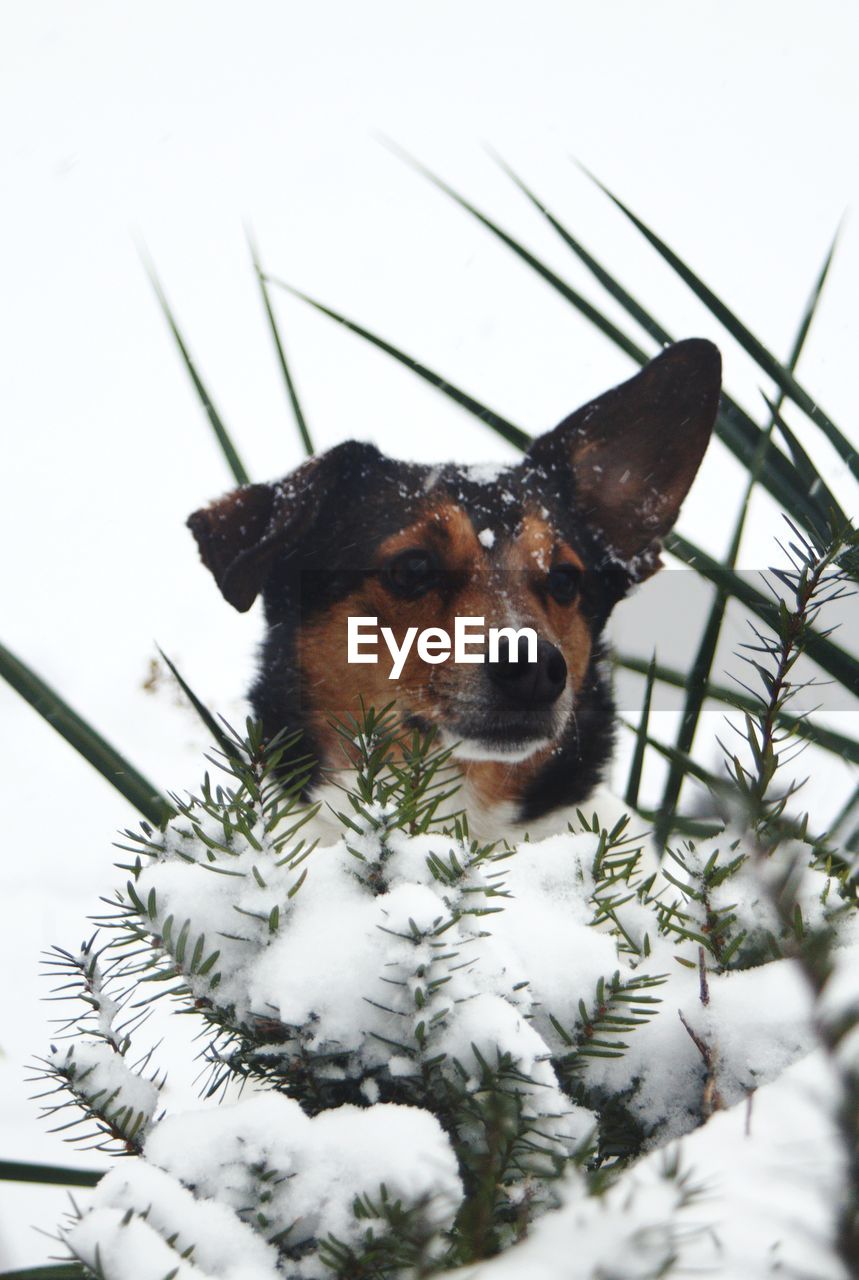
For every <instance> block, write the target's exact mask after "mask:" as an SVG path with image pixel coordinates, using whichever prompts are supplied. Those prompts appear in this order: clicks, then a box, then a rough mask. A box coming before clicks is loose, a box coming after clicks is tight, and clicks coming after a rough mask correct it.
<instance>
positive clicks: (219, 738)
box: [156, 646, 236, 760]
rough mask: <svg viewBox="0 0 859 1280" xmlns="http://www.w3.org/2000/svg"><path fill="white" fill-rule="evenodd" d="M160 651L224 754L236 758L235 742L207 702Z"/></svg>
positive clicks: (161, 651)
mask: <svg viewBox="0 0 859 1280" xmlns="http://www.w3.org/2000/svg"><path fill="white" fill-rule="evenodd" d="M157 647H158V646H156V648H157ZM158 652H159V653H160V654H161V657H162V658H163V659H164V661H165V662H166V663H167V666H168V667H169V668H170V672H171V674H172V676H173V678H174V680H175V681H176V683H177V684H178V686H179V688H180V689H181V690H182V692H183V693H184V695H185V697H186V698H187V699H188V701H189V702H190V703H191V706H192V707H193V708H194V710H195V711H196V712H197V715H198V716H199V717H200V719H201V720H202V721H203V724H204V725H205V726H206V728H207V729H208V730H209V733H210V734H211V735H212V737H213V738H214V739H215V741H216V742H217V744H218V746H219V747H220V748H221V750H222V751H223V753H224V755H225V756H226V757H227V758H228V759H229V760H232V759H234V758H235V755H236V747H235V743H232V742H231V741H230V739H229V738H228V737H227V735H226V734H225V733H224V731H223V729H222V728H221V726H220V725H219V724H218V722H217V720H216V719H215V717H214V716H213V715H212V713H211V711H210V710H209V708H208V707H207V706H206V704H205V702H203V701H202V700H201V699H200V698H198V697H197V695H196V693H195V692H194V690H193V689H192V688H191V686H190V685H189V684H188V682H187V680H185V679H184V678H183V676H182V675H181V674H180V673H179V671H178V670H177V668H176V667H175V666H174V665H173V663H172V662H171V661H170V659H169V658H168V657H167V654H166V653H165V652H164V650H163V649H160V648H159V649H158Z"/></svg>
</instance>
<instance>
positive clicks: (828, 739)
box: [615, 653, 859, 764]
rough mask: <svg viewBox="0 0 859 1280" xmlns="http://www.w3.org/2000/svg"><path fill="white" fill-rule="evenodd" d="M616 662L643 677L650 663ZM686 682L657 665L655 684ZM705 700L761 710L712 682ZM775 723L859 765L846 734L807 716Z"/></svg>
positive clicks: (629, 658) (785, 716)
mask: <svg viewBox="0 0 859 1280" xmlns="http://www.w3.org/2000/svg"><path fill="white" fill-rule="evenodd" d="M615 662H616V663H617V665H618V666H619V667H623V668H624V670H626V671H634V672H635V673H636V675H642V676H646V675H647V673H648V671H649V670H650V663H649V662H646V661H645V659H644V658H636V657H635V656H634V654H628V653H624V654H616V655H615ZM688 682H689V677H688V675H687V674H686V672H685V671H676V670H675V669H674V668H672V667H665V666H662V665H661V664H660V663H657V664H656V683H657V684H667V685H668V686H669V687H670V688H673V689H685V688H686V686H687V684H688ZM704 697H705V698H706V699H708V700H710V701H713V702H719V703H721V704H722V705H723V706H725V707H728V708H730V709H731V710H740V711H749V712H752V711H759V710H760V703H758V702H755V700H754V698H752V697H750V696H749V694H747V693H743V691H742V690H741V689H740V688H736V689H734V688H731V687H729V686H728V685H723V684H716V683H714V682H712V681H708V682H707V685H706V686H705V689H704ZM776 719H777V722H778V724H779V725H781V726H782V727H783V728H785V729H790V730H792V732H794V733H795V734H796V736H797V737H798V738H802V739H804V740H805V741H807V742H812V743H814V745H815V746H818V747H822V748H823V749H824V750H825V751H831V752H832V754H833V755H836V756H840V757H842V758H843V759H844V760H848V761H849V762H850V763H851V764H859V741H857V740H856V739H855V738H848V737H846V735H845V734H843V733H838V732H837V730H835V729H829V728H827V727H826V726H825V725H821V724H816V723H815V722H814V721H813V720H811V719H810V718H809V717H808V716H794V715H790V714H789V713H788V712H786V711H781V712H779V713H778V715H777V717H776Z"/></svg>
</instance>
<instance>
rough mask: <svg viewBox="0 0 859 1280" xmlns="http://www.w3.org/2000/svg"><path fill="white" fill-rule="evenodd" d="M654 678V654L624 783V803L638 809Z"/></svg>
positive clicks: (648, 671)
mask: <svg viewBox="0 0 859 1280" xmlns="http://www.w3.org/2000/svg"><path fill="white" fill-rule="evenodd" d="M655 677H656V654H655V653H654V655H653V657H652V658H651V659H650V666H649V667H648V670H647V679H646V681H645V685H644V697H643V699H642V702H641V716H640V717H639V721H638V729H637V730H636V733H635V750H634V751H633V753H632V761H631V763H630V766H629V777H628V778H627V782H626V793H625V802H626V804H629V805H632V807H633V808H634V809H635V808H637V807H638V792H639V788H640V786H641V772H642V769H643V767H644V753H645V751H646V750H647V731H648V728H649V727H650V701H651V698H652V697H653V682H654V679H655Z"/></svg>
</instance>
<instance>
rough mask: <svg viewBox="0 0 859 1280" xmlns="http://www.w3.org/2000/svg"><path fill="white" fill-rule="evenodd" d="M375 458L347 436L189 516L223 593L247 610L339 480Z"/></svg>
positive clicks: (373, 449) (353, 474)
mask: <svg viewBox="0 0 859 1280" xmlns="http://www.w3.org/2000/svg"><path fill="white" fill-rule="evenodd" d="M378 458H379V451H378V449H376V447H375V446H374V445H371V444H362V443H360V442H358V441H356V440H348V441H346V443H345V444H340V445H337V446H336V448H334V449H329V450H328V452H327V453H322V454H319V455H318V456H317V457H315V458H309V459H308V461H307V462H305V463H303V464H302V465H301V466H300V467H298V469H297V470H295V471H293V472H291V473H290V475H288V476H286V477H285V478H284V479H283V480H278V481H276V482H275V483H273V484H248V485H243V486H242V488H241V489H234V490H233V491H232V493H228V494H225V495H224V497H223V498H219V499H218V500H217V501H216V502H212V503H210V505H209V506H208V507H203V508H202V509H201V510H200V511H195V512H194V514H193V515H192V516H189V517H188V521H187V523H188V527H189V529H190V530H191V532H192V533H193V535H194V537H195V538H196V540H197V546H198V547H199V548H200V558H201V559H202V561H203V564H204V565H205V566H206V568H207V569H209V570H210V571H211V573H212V576H213V577H214V579H215V581H216V582H217V584H218V586H219V587H220V589H221V594H222V595H223V596H224V598H225V599H226V600H228V601H229V603H230V604H231V605H232V606H233V607H234V608H235V609H238V610H239V612H240V613H246V612H247V610H248V609H250V607H251V605H252V604H253V602H254V600H256V598H257V596H258V595H259V593H260V591H262V589H263V586H264V585H265V581H266V579H267V578H268V575H269V573H270V571H271V568H272V564H273V562H274V559H275V556H276V554H277V553H278V552H283V551H288V550H290V549H291V548H295V547H297V546H298V545H299V543H300V541H301V539H302V537H303V536H304V535H305V534H306V533H307V532H308V531H310V530H311V528H312V526H313V525H314V522H315V520H316V518H317V516H318V515H319V512H320V509H321V507H322V504H323V502H324V500H325V499H326V498H330V497H332V495H334V494H335V492H336V488H337V486H338V484H339V482H341V481H343V480H358V479H359V478H360V474H361V472H362V470H366V469H367V468H368V467H369V466H371V465H372V464H373V462H374V461H375V460H377V459H378Z"/></svg>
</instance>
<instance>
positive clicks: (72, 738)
mask: <svg viewBox="0 0 859 1280" xmlns="http://www.w3.org/2000/svg"><path fill="white" fill-rule="evenodd" d="M0 676H2V677H3V679H4V680H6V681H7V683H8V684H10V685H11V686H12V688H13V689H14V690H15V691H16V693H19V694H20V695H21V697H22V698H24V699H25V700H26V701H27V702H29V704H30V706H31V707H32V708H33V709H34V710H35V711H38V713H39V715H40V716H42V717H43V718H44V719H45V720H47V722H48V724H49V725H51V727H52V728H53V729H56V731H57V733H59V734H60V736H61V737H63V738H65V740H66V742H68V743H69V745H70V746H72V747H74V749H75V750H76V751H77V752H78V753H79V754H80V755H81V756H82V757H83V759H84V760H86V761H87V762H88V763H89V764H91V765H92V766H93V768H94V769H97V770H98V772H99V773H100V774H101V776H102V777H103V778H105V779H106V780H107V781H108V782H109V783H110V784H111V786H113V787H115V788H116V790H117V791H118V792H119V793H120V795H121V796H123V797H124V798H125V799H126V800H127V801H128V802H129V804H132V805H134V807H135V809H137V810H138V812H140V813H142V814H143V816H144V817H145V818H147V819H148V820H149V821H150V822H152V823H154V824H155V825H156V826H161V825H162V824H163V823H164V822H166V821H167V820H168V819H169V818H171V817H172V816H173V809H172V808H171V806H170V805H169V804H168V802H167V800H166V799H165V797H164V796H163V795H161V793H160V792H159V790H158V788H157V787H155V786H153V784H152V783H151V782H149V781H148V780H147V779H146V778H144V776H143V774H142V773H140V772H138V770H137V769H135V768H134V766H133V765H131V764H129V762H128V761H127V760H126V759H125V757H124V756H122V755H120V753H119V752H118V751H117V750H116V748H115V747H113V746H111V744H110V743H109V742H108V741H107V739H106V738H103V737H102V736H101V734H100V733H98V731H97V730H96V729H94V728H93V727H92V725H90V724H88V723H87V722H86V721H85V720H84V719H83V718H82V717H81V716H79V715H78V713H77V712H76V711H74V710H73V709H72V707H70V706H69V704H68V703H67V702H66V701H64V699H63V698H61V697H60V695H59V694H58V693H57V692H56V691H55V690H54V689H52V688H51V686H50V685H49V684H47V683H46V681H44V680H43V679H42V678H41V676H38V675H37V674H36V672H35V671H33V670H32V668H30V667H28V666H27V664H26V663H25V662H22V661H21V659H20V658H17V657H16V656H15V655H14V654H13V653H12V652H11V651H10V650H9V649H7V648H6V647H5V646H4V645H2V644H0Z"/></svg>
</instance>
